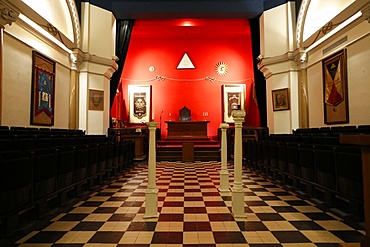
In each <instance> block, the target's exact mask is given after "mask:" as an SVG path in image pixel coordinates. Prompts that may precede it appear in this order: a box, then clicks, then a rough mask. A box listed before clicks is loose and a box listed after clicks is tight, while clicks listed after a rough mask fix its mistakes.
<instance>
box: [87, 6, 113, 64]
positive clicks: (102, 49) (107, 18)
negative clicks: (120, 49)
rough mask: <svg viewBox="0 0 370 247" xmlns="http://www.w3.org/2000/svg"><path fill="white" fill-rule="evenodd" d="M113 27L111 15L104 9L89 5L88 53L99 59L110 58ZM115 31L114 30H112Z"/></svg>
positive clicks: (111, 54)
mask: <svg viewBox="0 0 370 247" xmlns="http://www.w3.org/2000/svg"><path fill="white" fill-rule="evenodd" d="M114 25H115V21H114V18H113V14H112V13H111V12H109V11H106V10H104V9H101V8H98V7H96V6H94V5H90V18H89V26H90V27H92V28H90V32H89V42H90V45H89V53H90V54H94V55H96V56H99V57H106V58H112V56H113V55H114V53H112V51H113V49H112V45H113V43H112V42H111V40H112V38H113V36H112V27H113V26H114ZM114 31H115V28H114Z"/></svg>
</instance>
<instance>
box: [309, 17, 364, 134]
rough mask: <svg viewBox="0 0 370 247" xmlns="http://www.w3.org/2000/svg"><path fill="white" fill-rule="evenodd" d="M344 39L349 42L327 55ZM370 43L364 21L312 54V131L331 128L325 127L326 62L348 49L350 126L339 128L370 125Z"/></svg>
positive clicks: (310, 70) (310, 105)
mask: <svg viewBox="0 0 370 247" xmlns="http://www.w3.org/2000/svg"><path fill="white" fill-rule="evenodd" d="M343 37H347V41H346V42H344V43H343V44H341V45H339V46H337V47H335V48H333V50H331V51H330V52H328V53H326V54H325V55H323V50H324V49H325V48H327V47H328V46H330V45H331V44H333V43H335V42H336V41H338V40H340V39H341V38H343ZM369 42H370V24H369V23H368V22H367V21H362V22H361V23H358V24H357V26H355V27H353V28H352V29H351V30H349V31H346V32H344V33H342V34H338V35H336V36H334V37H332V39H330V40H328V41H327V42H325V43H324V44H322V45H321V46H319V47H317V48H316V49H315V50H314V51H313V52H312V53H311V54H309V56H308V67H307V81H308V105H309V127H310V128H314V127H323V126H327V125H325V124H324V102H323V101H324V100H323V97H324V96H323V76H322V60H323V59H324V58H326V57H328V56H330V55H331V54H333V53H335V52H337V51H339V50H341V49H347V77H348V104H349V123H347V124H337V125H339V126H343V125H362V124H370V115H369V114H367V111H368V109H369V108H370V71H369V66H368V65H369V64H370V46H369V45H368V44H369ZM330 126H335V125H330Z"/></svg>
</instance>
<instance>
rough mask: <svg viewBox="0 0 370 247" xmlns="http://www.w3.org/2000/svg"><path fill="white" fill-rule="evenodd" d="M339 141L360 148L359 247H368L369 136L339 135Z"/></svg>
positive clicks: (369, 198)
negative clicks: (361, 205)
mask: <svg viewBox="0 0 370 247" xmlns="http://www.w3.org/2000/svg"><path fill="white" fill-rule="evenodd" d="M339 141H340V143H342V144H351V145H357V146H360V147H361V156H362V177H363V183H364V185H363V186H364V210H365V236H364V237H363V238H362V239H361V247H365V246H366V247H368V246H370V135H341V136H340V137H339ZM348 165H350V164H348Z"/></svg>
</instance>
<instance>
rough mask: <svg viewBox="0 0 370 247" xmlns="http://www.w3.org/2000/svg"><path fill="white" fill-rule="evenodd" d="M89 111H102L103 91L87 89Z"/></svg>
mask: <svg viewBox="0 0 370 247" xmlns="http://www.w3.org/2000/svg"><path fill="white" fill-rule="evenodd" d="M89 110H97V111H104V91H100V90H93V89H89Z"/></svg>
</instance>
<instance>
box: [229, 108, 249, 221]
mask: <svg viewBox="0 0 370 247" xmlns="http://www.w3.org/2000/svg"><path fill="white" fill-rule="evenodd" d="M232 116H233V119H234V122H235V140H234V186H233V188H232V211H233V214H234V218H246V217H247V216H246V214H245V210H244V191H243V182H242V159H243V157H242V156H243V154H242V126H243V121H244V117H245V111H242V110H234V111H233V112H232Z"/></svg>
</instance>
